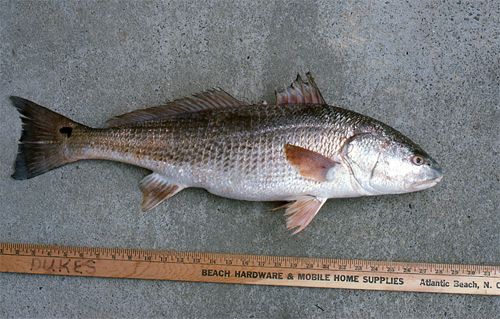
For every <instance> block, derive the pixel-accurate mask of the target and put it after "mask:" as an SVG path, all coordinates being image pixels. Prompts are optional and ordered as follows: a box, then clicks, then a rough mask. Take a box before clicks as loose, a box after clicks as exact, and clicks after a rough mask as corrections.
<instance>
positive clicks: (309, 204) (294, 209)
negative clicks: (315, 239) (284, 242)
mask: <svg viewBox="0 0 500 319" xmlns="http://www.w3.org/2000/svg"><path fill="white" fill-rule="evenodd" d="M327 199H328V198H321V197H315V196H297V197H294V198H293V199H291V200H294V201H295V202H291V203H288V204H285V205H284V206H280V207H277V208H275V209H273V210H278V209H281V208H286V212H285V216H288V218H287V219H286V228H287V229H288V230H291V229H294V228H297V227H298V228H297V229H296V230H295V231H294V232H293V234H292V235H295V234H297V233H299V232H301V231H302V230H303V229H304V228H306V226H307V225H309V223H310V222H311V220H313V218H314V216H316V214H317V213H318V211H319V210H320V209H321V207H322V206H323V204H324V203H325V202H326V200H327Z"/></svg>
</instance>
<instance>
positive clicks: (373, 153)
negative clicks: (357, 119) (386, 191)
mask: <svg viewBox="0 0 500 319" xmlns="http://www.w3.org/2000/svg"><path fill="white" fill-rule="evenodd" d="M385 145H386V143H385V142H384V138H383V137H382V136H380V135H378V134H375V133H361V134H356V135H354V136H352V137H350V138H349V139H347V140H346V141H345V143H344V146H343V147H342V158H343V159H344V162H345V163H346V164H347V165H348V167H349V169H350V171H351V178H352V179H353V184H354V185H355V186H357V187H356V188H357V189H358V191H359V192H360V195H378V194H381V193H380V192H379V191H378V190H376V189H375V188H373V187H372V185H371V183H370V180H371V178H372V172H373V170H374V169H375V166H376V165H377V162H378V159H379V156H380V153H381V151H382V150H383V149H384V147H385Z"/></svg>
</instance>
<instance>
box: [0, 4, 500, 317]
mask: <svg viewBox="0 0 500 319" xmlns="http://www.w3.org/2000/svg"><path fill="white" fill-rule="evenodd" d="M1 8H2V10H0V30H1V39H2V41H0V62H1V64H0V68H1V76H0V104H1V107H0V118H1V119H2V124H1V125H0V143H1V144H0V145H1V150H2V152H1V153H0V198H1V206H0V242H10V243H32V244H52V245H68V246H91V247H117V248H137V249H157V250H178V251H204V252H218V253H244V254H269V255H281V256H304V257H333V258H347V259H376V260H391V261H409V262H438V263H465V264H486V265H499V264H500V245H499V244H500V237H499V233H500V214H499V212H500V207H499V198H500V186H499V181H500V174H499V168H498V167H499V166H498V163H499V159H500V157H499V149H500V130H499V124H500V109H499V87H500V86H499V85H500V80H499V76H500V68H499V65H500V63H499V50H500V49H499V43H500V42H499V41H500V39H499V16H500V13H499V4H498V2H497V1H486V2H484V3H483V1H472V2H467V1H444V2H443V1H409V2H405V3H400V2H396V1H394V2H392V1H391V2H389V1H387V2H386V1H315V2H311V3H309V2H306V1H296V2H295V1H293V2H291V1H283V2H281V1H259V2H250V1H249V2H245V1H190V2H188V1H179V2H168V1H144V2H135V1H130V2H124V1H80V2H77V1H69V2H68V1H51V2H48V1H47V2H46V1H24V2H23V1H5V0H4V1H1ZM306 71H311V72H312V73H313V75H314V76H315V78H316V80H317V83H318V85H319V87H320V88H321V90H322V93H323V96H324V97H325V99H326V100H327V101H328V102H329V103H331V104H334V105H338V106H343V107H346V108H349V109H351V110H355V111H358V112H361V113H364V114H367V115H370V116H373V117H375V118H377V119H380V120H382V121H384V122H386V123H388V124H389V125H391V126H394V127H395V128H397V129H399V130H400V131H402V132H403V133H405V134H407V135H408V136H410V137H411V138H412V139H413V140H414V141H416V142H417V143H419V144H421V145H422V147H423V148H424V149H425V150H427V151H428V152H429V153H430V154H431V155H432V156H433V157H434V158H436V159H437V160H438V161H439V162H440V163H441V165H442V166H443V168H444V172H445V175H444V179H443V181H442V182H441V183H440V184H439V185H438V186H436V187H435V188H432V189H430V190H426V191H423V192H418V193H413V194H406V195H398V196H383V197H372V198H357V199H344V200H330V201H328V202H327V204H326V205H325V206H324V207H323V209H322V210H321V212H320V214H319V215H318V216H317V217H316V218H315V220H314V221H313V222H312V223H311V224H310V226H308V227H307V228H306V230H305V231H303V232H302V233H300V234H299V235H297V236H293V237H291V236H290V232H287V231H286V229H285V218H284V217H283V216H282V211H278V212H268V210H269V209H270V208H273V207H275V206H276V205H277V204H276V203H260V202H242V201H236V200H230V199H225V198H220V197H216V196H213V195H211V194H209V193H207V192H206V191H204V190H199V189H190V190H186V191H183V192H182V193H180V194H179V195H177V196H175V197H174V198H172V199H171V200H169V201H168V202H166V203H164V204H162V205H160V206H159V207H158V208H156V209H154V210H152V211H150V212H147V213H144V212H141V211H140V209H139V204H140V198H141V194H140V190H139V187H138V182H139V181H140V179H141V178H142V177H143V176H145V175H146V174H147V171H146V170H144V169H140V168H136V167H132V166H128V165H124V164H119V163H113V162H104V161H94V162H91V161H89V162H80V163H75V164H72V165H68V166H66V167H64V168H61V169H58V170H55V171H52V172H49V173H47V174H45V175H43V176H39V177H36V178H34V179H31V180H28V181H15V180H13V179H11V177H10V175H11V174H12V172H13V162H14V159H15V156H16V152H17V141H18V138H19V135H20V131H21V122H20V120H19V117H18V114H17V112H16V110H15V109H14V108H13V107H12V106H11V104H10V102H9V100H8V96H9V95H19V96H22V97H25V98H29V99H31V100H34V101H35V102H37V103H39V104H42V105H44V106H47V107H50V108H52V109H54V110H56V111H58V112H60V113H62V114H65V115H67V116H69V117H71V118H73V119H74V120H76V121H79V122H82V123H85V124H88V125H92V126H100V125H103V123H104V122H105V120H106V119H108V118H110V117H112V116H115V115H118V114H121V113H124V112H127V111H130V110H134V109H138V108H144V107H150V106H154V105H158V104H161V103H163V102H165V101H169V100H171V99H175V98H180V97H183V96H186V95H190V94H194V93H197V92H200V91H203V90H206V89H209V88H213V87H217V86H218V87H221V88H224V89H226V90H227V91H228V92H230V93H232V94H233V95H234V96H235V97H237V98H240V99H242V100H243V101H247V102H258V101H262V100H264V99H266V100H268V101H274V97H273V94H274V90H275V89H277V88H278V89H279V88H282V87H283V86H284V85H287V84H289V83H290V82H291V81H292V80H293V79H294V78H295V76H296V74H297V73H305V72H306ZM0 286H1V287H2V289H0V300H1V302H0V316H1V317H28V316H29V317H33V316H36V317H53V316H55V317H61V316H76V317H81V316H90V317H95V316H106V317H121V316H126V317H136V316H147V317H150V316H168V317H238V318H264V317H346V316H348V315H349V316H355V317H409V316H418V317H437V316H440V317H447V316H448V317H456V316H461V317H464V316H468V317H472V316H479V315H480V316H482V317H485V318H486V317H490V318H491V317H495V316H498V309H499V307H500V299H499V298H496V297H489V296H467V295H442V294H423V293H397V292H376V291H354V290H333V289H329V290H327V289H302V288H287V287H281V288H280V287H261V286H243V285H221V284H203V283H187V282H164V281H139V280H119V279H102V278H72V277H50V276H34V275H18V274H0Z"/></svg>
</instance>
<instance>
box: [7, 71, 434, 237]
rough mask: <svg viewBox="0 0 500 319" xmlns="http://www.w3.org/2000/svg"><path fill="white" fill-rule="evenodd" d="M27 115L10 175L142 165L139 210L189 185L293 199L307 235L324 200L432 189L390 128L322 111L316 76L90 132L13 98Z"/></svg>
mask: <svg viewBox="0 0 500 319" xmlns="http://www.w3.org/2000/svg"><path fill="white" fill-rule="evenodd" d="M12 101H13V103H14V105H15V106H16V107H17V108H18V110H19V111H20V112H21V113H22V114H23V115H24V117H23V123H24V129H23V133H22V136H21V140H20V145H19V154H18V158H17V160H16V171H15V173H14V174H13V177H14V178H16V179H26V178H31V177H34V176H36V175H39V174H42V173H44V172H46V171H48V170H50V169H53V168H56V167H59V166H62V165H64V164H67V163H71V162H75V161H78V160H86V159H105V160H113V161H119V162H124V163H129V164H132V165H137V166H140V167H144V168H147V169H149V170H151V171H152V174H150V175H148V176H146V177H145V178H144V179H143V180H142V181H141V183H140V185H141V189H142V191H143V201H142V209H143V210H149V209H151V208H154V207H155V206H157V205H158V204H159V203H161V202H162V201H163V200H165V199H167V198H170V197H172V196H174V195H175V194H177V193H178V192H180V191H181V190H183V189H184V188H188V187H198V188H204V189H206V190H208V191H209V192H211V193H213V194H215V195H219V196H223V197H228V198H234V199H240V200H250V201H289V202H291V203H289V204H288V205H285V207H286V208H287V212H286V214H287V215H289V218H288V220H287V226H288V228H289V229H292V228H297V229H296V231H295V233H297V232H299V231H301V230H302V229H304V228H305V227H306V226H307V224H308V223H309V222H310V221H311V220H312V218H313V217H314V216H315V215H316V213H317V212H318V211H319V209H320V208H321V206H322V205H323V204H324V202H325V201H326V200H327V199H328V198H346V197H358V196H372V195H382V194H398V193H407V192H411V191H417V190H421V189H425V188H429V187H432V186H434V185H435V184H436V183H437V182H439V181H440V180H441V177H442V172H441V169H440V167H439V166H438V164H437V163H436V162H435V161H434V160H433V159H432V158H431V157H430V156H429V155H428V154H427V153H425V152H424V151H423V150H422V149H421V148H420V147H419V146H418V145H416V144H415V143H413V142H412V141H410V140H409V139H408V138H406V137H405V136H404V135H402V134H401V133H399V132H398V131H396V130H395V129H393V128H391V127H389V126H388V125H385V124H383V123H381V122H379V121H377V120H374V119H372V118H370V117H367V116H364V115H361V114H358V113H356V112H353V111H349V110H346V109H342V108H338V107H334V106H330V105H327V104H326V103H325V102H324V100H323V98H322V96H321V93H320V92H319V90H318V89H317V86H316V84H315V83H314V80H313V78H312V77H311V76H310V74H308V81H307V82H304V81H302V79H301V78H300V77H297V80H296V81H295V82H294V83H293V84H292V85H291V86H290V87H288V88H287V89H286V90H284V91H281V92H278V93H277V104H276V105H267V104H258V105H245V104H244V103H242V102H240V101H238V100H236V99H235V98H233V97H232V96H230V95H229V94H228V93H226V92H224V91H222V90H220V89H215V90H212V91H207V92H204V93H201V94H199V95H195V96H193V97H189V98H185V99H181V100H177V101H174V102H171V103H169V104H167V105H165V106H160V107H154V108H150V109H146V110H138V111H134V112H131V113H127V114H124V115H122V116H119V117H116V118H113V119H111V120H109V121H108V125H109V126H111V127H109V128H90V127H87V126H84V125H82V124H79V123H76V122H74V121H72V120H70V119H68V118H66V117H64V116H62V115H59V114H57V113H55V112H52V111H50V110H48V109H45V108H43V107H41V106H39V105H37V104H35V103H33V102H30V101H28V100H24V99H21V98H17V97H12Z"/></svg>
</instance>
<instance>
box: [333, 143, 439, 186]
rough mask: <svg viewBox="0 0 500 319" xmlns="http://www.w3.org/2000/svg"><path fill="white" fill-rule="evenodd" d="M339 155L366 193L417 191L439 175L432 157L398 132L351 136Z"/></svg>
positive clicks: (434, 180) (433, 182)
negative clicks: (343, 152) (393, 133)
mask: <svg viewBox="0 0 500 319" xmlns="http://www.w3.org/2000/svg"><path fill="white" fill-rule="evenodd" d="M343 157H344V158H345V159H347V163H348V165H349V167H350V169H351V172H352V175H353V177H354V179H355V180H356V182H357V184H358V185H359V186H361V188H362V189H363V190H364V192H366V195H383V194H402V193H410V192H415V191H420V190H424V189H427V188H430V187H433V186H434V185H436V184H437V183H438V182H439V181H441V179H442V177H443V172H442V169H441V167H440V166H439V165H438V163H437V162H436V161H435V160H434V159H433V158H432V157H430V156H429V155H428V154H427V153H426V152H424V151H423V150H422V149H421V148H420V147H419V146H418V145H416V144H415V143H413V142H411V141H410V140H409V139H407V138H406V137H404V136H402V135H399V134H397V135H395V136H391V135H385V136H384V135H380V134H373V133H367V134H361V135H359V136H355V137H354V138H353V139H352V140H351V141H349V142H348V145H347V147H346V149H345V154H344V156H343Z"/></svg>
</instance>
